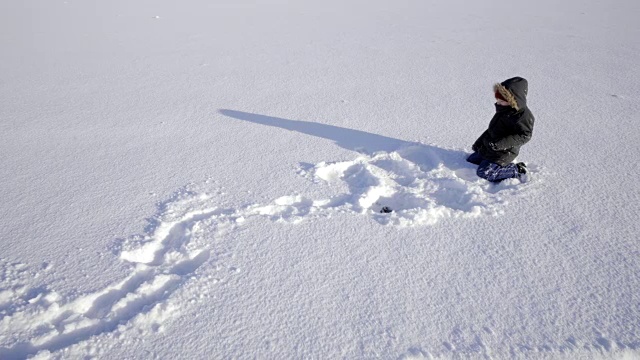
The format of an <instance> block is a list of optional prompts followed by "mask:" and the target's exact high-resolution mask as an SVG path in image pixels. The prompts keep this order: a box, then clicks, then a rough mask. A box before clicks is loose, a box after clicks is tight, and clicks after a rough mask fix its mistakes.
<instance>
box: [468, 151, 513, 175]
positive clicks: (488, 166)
mask: <svg viewBox="0 0 640 360" xmlns="http://www.w3.org/2000/svg"><path fill="white" fill-rule="evenodd" d="M467 161H468V162H470V163H472V164H476V165H478V170H477V171H476V174H478V176H480V177H481V178H483V179H487V180H489V181H491V182H500V181H502V180H504V179H511V178H520V173H518V167H517V166H516V164H507V165H505V166H500V165H498V164H496V163H492V162H491V161H489V160H486V159H484V158H483V157H482V156H481V155H480V154H478V153H477V152H474V153H473V154H471V155H469V157H468V158H467Z"/></svg>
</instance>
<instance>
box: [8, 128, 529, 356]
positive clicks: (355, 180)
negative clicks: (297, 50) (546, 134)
mask: <svg viewBox="0 0 640 360" xmlns="http://www.w3.org/2000/svg"><path fill="white" fill-rule="evenodd" d="M362 134H366V133H362ZM352 140H353V139H352ZM374 144H376V143H374ZM377 144H378V145H382V146H383V147H384V146H386V145H389V143H382V144H381V143H380V142H377ZM385 144H386V145H385ZM398 144H400V143H398ZM400 145H404V146H403V147H400V148H399V149H397V151H391V152H385V151H378V152H374V153H371V154H370V155H367V154H360V155H359V156H357V157H356V158H355V159H353V160H350V161H339V162H330V163H327V162H321V163H319V164H317V165H314V166H309V165H306V166H305V165H301V166H300V167H299V169H298V173H299V174H300V175H302V176H304V177H306V178H308V179H309V180H310V181H312V182H316V183H318V184H320V185H322V184H326V185H327V186H329V187H330V188H331V189H332V190H335V193H334V194H333V195H332V196H330V197H327V198H319V199H313V198H309V197H306V196H303V195H300V194H290V195H285V196H282V197H280V198H278V199H275V200H274V201H272V202H270V203H268V204H252V205H247V206H243V207H239V208H219V207H218V206H217V204H216V201H217V199H216V197H215V194H214V195H210V194H203V193H196V192H192V191H189V190H181V191H179V192H177V193H176V194H175V195H174V196H173V197H172V198H171V199H169V200H168V201H167V202H165V203H164V204H162V205H161V206H160V207H159V210H158V214H157V215H156V217H155V219H156V223H155V225H154V226H153V227H152V228H151V229H149V230H148V232H147V234H146V235H141V236H134V237H131V238H130V239H128V240H126V241H124V242H123V243H122V244H121V248H120V249H119V251H120V258H121V259H122V260H123V261H125V262H128V263H130V264H132V271H131V274H130V275H129V276H128V277H127V278H125V279H124V280H122V281H120V282H118V283H115V284H113V285H111V286H109V287H107V288H105V289H103V290H101V291H99V292H95V293H90V294H85V295H83V296H80V297H78V298H76V299H73V300H69V301H66V300H65V299H62V298H61V297H60V296H59V295H58V294H56V293H55V292H54V291H49V290H48V289H46V286H43V287H42V288H41V289H40V290H37V289H24V288H20V287H19V286H13V287H10V288H8V289H2V291H0V316H2V318H1V319H0V333H1V334H5V335H3V336H2V338H0V346H1V347H0V358H3V359H4V358H24V357H27V356H29V355H33V354H37V353H38V352H41V351H49V352H55V351H57V350H60V349H64V348H66V347H69V346H71V345H74V344H77V343H80V342H82V341H83V340H86V339H88V338H90V337H92V336H95V335H99V334H101V333H105V332H112V331H114V330H115V329H116V328H118V327H119V326H123V325H128V326H135V327H140V328H149V329H151V330H158V329H160V328H161V327H162V322H163V321H164V320H165V319H167V318H169V317H170V316H173V315H174V313H175V312H178V311H179V310H178V309H177V308H176V306H172V305H171V304H170V303H169V302H167V301H166V300H167V299H168V298H169V297H170V296H171V294H172V293H173V292H175V291H176V290H177V289H179V288H180V286H181V284H183V283H184V282H185V281H188V280H189V278H190V277H191V276H194V273H196V271H197V269H198V268H199V267H200V266H201V265H202V264H204V263H206V262H207V260H209V258H210V254H211V251H212V246H213V244H214V239H216V238H219V237H224V236H225V234H227V233H228V232H229V231H231V230H233V229H234V228H236V227H237V226H241V225H242V224H243V223H244V222H245V221H246V220H247V219H250V218H252V217H267V218H269V219H271V220H273V221H284V222H290V223H296V222H300V221H305V220H311V219H314V218H317V217H331V216H334V215H337V214H340V213H352V214H362V215H365V216H370V217H372V218H373V219H374V220H375V221H377V222H378V223H380V224H382V225H392V226H401V227H407V226H423V225H433V224H435V223H437V222H438V221H439V220H441V219H444V218H460V219H464V218H470V217H478V216H495V215H499V214H500V213H501V212H502V211H503V208H504V206H505V205H506V204H507V199H508V198H509V197H512V196H517V195H518V194H519V193H523V192H526V191H527V190H528V189H530V188H531V187H532V185H534V184H535V182H529V183H524V184H521V183H520V181H519V180H510V181H505V182H503V183H501V184H497V185H496V184H491V183H488V182H486V181H485V180H482V179H479V178H478V177H477V176H476V175H475V167H474V166H473V165H471V164H468V163H466V161H465V155H466V154H465V153H464V152H462V151H453V150H442V149H438V148H435V147H432V146H426V145H421V144H415V143H403V144H400ZM532 168H533V169H535V166H533V167H532ZM382 206H389V207H391V208H392V209H394V211H393V213H391V214H381V213H380V212H379V211H380V209H381V207H382ZM461 221H462V220H461ZM202 231H206V232H208V233H207V234H208V236H205V237H204V238H205V239H208V241H203V240H202V238H203V237H198V238H199V239H200V240H198V241H192V235H193V234H194V233H195V232H202ZM18 271H19V269H18ZM36 293H37V294H36Z"/></svg>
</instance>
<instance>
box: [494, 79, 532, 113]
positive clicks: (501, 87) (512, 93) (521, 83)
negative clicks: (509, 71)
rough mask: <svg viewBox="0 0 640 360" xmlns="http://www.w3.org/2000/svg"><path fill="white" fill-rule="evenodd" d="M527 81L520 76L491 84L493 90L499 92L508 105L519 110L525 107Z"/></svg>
mask: <svg viewBox="0 0 640 360" xmlns="http://www.w3.org/2000/svg"><path fill="white" fill-rule="evenodd" d="M528 89H529V83H528V82H527V80H526V79H524V78H521V77H514V78H511V79H507V80H505V81H503V82H502V83H500V84H495V85H494V86H493V91H494V92H499V93H500V95H502V97H504V99H505V100H506V101H507V102H508V103H509V105H510V106H511V107H512V108H514V109H516V111H520V110H522V109H524V108H526V107H527V91H528Z"/></svg>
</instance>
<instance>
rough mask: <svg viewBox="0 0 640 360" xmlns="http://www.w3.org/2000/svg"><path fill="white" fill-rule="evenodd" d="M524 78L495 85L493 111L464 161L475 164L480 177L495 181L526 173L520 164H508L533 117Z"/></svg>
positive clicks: (527, 136) (526, 138)
mask: <svg viewBox="0 0 640 360" xmlns="http://www.w3.org/2000/svg"><path fill="white" fill-rule="evenodd" d="M527 88H528V84H527V80H525V79H523V78H521V77H514V78H511V79H508V80H505V81H503V82H502V83H500V84H495V85H494V87H493V92H494V94H495V97H496V114H495V115H494V116H493V118H492V119H491V122H490V123H489V128H488V129H487V130H486V131H485V132H484V133H482V135H480V137H479V138H478V140H476V142H475V143H473V146H472V147H471V148H472V149H473V154H471V155H470V156H469V157H468V158H467V161H468V162H470V163H473V164H476V165H478V171H477V172H476V173H477V174H478V176H480V177H481V178H485V179H487V180H489V181H492V182H499V181H502V180H504V179H509V178H518V179H519V178H520V177H522V175H524V174H526V173H527V167H526V165H525V164H524V163H521V162H520V163H517V164H513V163H511V162H512V161H513V160H514V159H515V158H516V156H518V152H519V151H520V147H521V146H522V145H524V144H526V143H527V142H528V141H529V139H531V134H532V132H533V122H534V120H535V119H534V117H533V114H532V113H531V111H529V108H527Z"/></svg>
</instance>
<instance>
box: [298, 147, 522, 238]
mask: <svg viewBox="0 0 640 360" xmlns="http://www.w3.org/2000/svg"><path fill="white" fill-rule="evenodd" d="M434 149H435V148H430V147H425V146H421V145H415V146H409V147H405V148H403V149H400V150H398V151H395V152H391V153H388V152H379V153H376V154H373V155H360V156H359V157H358V158H356V159H354V160H351V161H341V162H333V163H325V162H322V163H319V164H317V165H316V166H315V167H313V168H310V169H308V170H306V171H305V170H301V171H300V172H301V173H303V174H304V175H306V176H308V177H310V178H312V179H315V180H318V179H319V180H322V181H323V182H326V183H328V184H329V185H331V186H334V187H337V188H344V189H346V191H345V192H343V193H340V194H337V195H335V196H333V197H331V198H330V199H326V200H324V201H323V200H313V201H310V202H311V203H319V204H324V207H325V208H342V209H347V210H349V211H352V212H355V213H361V214H369V215H371V216H373V217H374V218H375V219H376V220H377V221H378V222H380V223H382V224H392V225H398V226H420V225H433V224H435V223H436V222H438V221H439V220H441V219H443V218H448V217H478V216H483V215H498V214H500V213H502V211H503V210H502V208H501V206H500V205H504V204H505V203H506V202H507V200H506V199H505V195H514V194H515V193H516V192H517V191H521V190H523V189H524V187H526V185H525V184H521V181H519V180H515V179H511V180H508V181H504V182H502V183H500V184H492V183H489V182H487V181H485V180H483V179H480V178H478V177H477V175H476V174H475V166H473V165H471V164H468V163H466V161H465V155H466V154H465V153H463V152H457V151H448V152H444V151H442V150H438V151H436V150H434ZM383 207H388V208H391V209H392V210H393V212H392V213H390V214H381V213H380V210H381V209H382V208H383Z"/></svg>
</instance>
